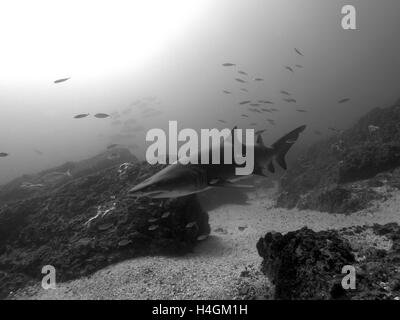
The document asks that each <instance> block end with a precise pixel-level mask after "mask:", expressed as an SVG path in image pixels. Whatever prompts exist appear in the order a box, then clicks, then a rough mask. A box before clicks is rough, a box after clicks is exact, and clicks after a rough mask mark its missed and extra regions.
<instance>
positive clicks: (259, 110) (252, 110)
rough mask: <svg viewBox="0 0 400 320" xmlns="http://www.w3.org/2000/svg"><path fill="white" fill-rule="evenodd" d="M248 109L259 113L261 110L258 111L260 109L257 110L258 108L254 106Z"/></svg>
mask: <svg viewBox="0 0 400 320" xmlns="http://www.w3.org/2000/svg"><path fill="white" fill-rule="evenodd" d="M249 111H251V112H258V113H261V111H260V110H258V109H254V108H249Z"/></svg>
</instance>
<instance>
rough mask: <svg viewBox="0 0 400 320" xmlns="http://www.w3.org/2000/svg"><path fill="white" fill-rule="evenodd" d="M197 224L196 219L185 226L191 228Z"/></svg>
mask: <svg viewBox="0 0 400 320" xmlns="http://www.w3.org/2000/svg"><path fill="white" fill-rule="evenodd" d="M195 225H197V222H196V221H193V222H189V223H188V224H187V225H186V226H185V228H188V229H190V228H192V227H194V226H195Z"/></svg>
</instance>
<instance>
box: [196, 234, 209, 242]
mask: <svg viewBox="0 0 400 320" xmlns="http://www.w3.org/2000/svg"><path fill="white" fill-rule="evenodd" d="M207 238H208V234H202V235H200V236H198V237H197V241H203V240H206V239H207Z"/></svg>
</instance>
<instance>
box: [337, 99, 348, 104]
mask: <svg viewBox="0 0 400 320" xmlns="http://www.w3.org/2000/svg"><path fill="white" fill-rule="evenodd" d="M348 101H350V99H349V98H344V99H341V100H339V101H338V103H345V102H348Z"/></svg>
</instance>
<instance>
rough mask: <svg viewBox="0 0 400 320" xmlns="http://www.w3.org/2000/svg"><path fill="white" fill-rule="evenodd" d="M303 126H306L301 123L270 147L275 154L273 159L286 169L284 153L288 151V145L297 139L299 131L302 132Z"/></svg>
mask: <svg viewBox="0 0 400 320" xmlns="http://www.w3.org/2000/svg"><path fill="white" fill-rule="evenodd" d="M305 128H306V126H305V125H303V126H301V127H298V128H296V129H294V130H293V131H291V132H289V133H288V134H286V135H284V136H283V137H282V138H280V139H279V140H278V141H276V142H275V143H274V144H273V145H272V149H273V151H274V154H275V160H276V162H277V163H278V164H279V165H280V166H281V167H282V168H283V169H285V170H286V168H287V166H286V162H285V155H286V153H287V152H288V151H289V149H290V147H291V146H292V145H293V144H294V143H295V142H296V141H297V139H298V137H299V135H300V133H301V132H303V131H304V129H305Z"/></svg>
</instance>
